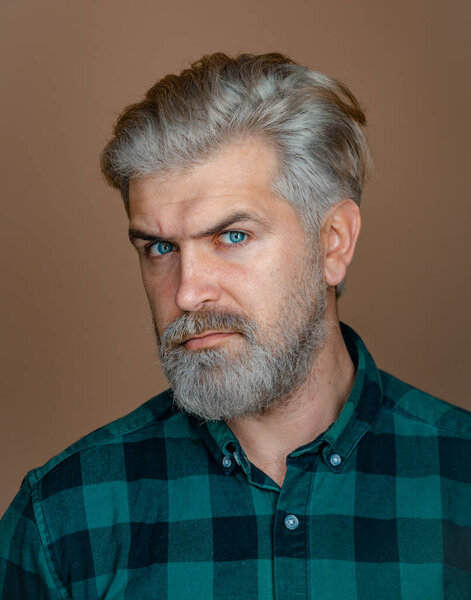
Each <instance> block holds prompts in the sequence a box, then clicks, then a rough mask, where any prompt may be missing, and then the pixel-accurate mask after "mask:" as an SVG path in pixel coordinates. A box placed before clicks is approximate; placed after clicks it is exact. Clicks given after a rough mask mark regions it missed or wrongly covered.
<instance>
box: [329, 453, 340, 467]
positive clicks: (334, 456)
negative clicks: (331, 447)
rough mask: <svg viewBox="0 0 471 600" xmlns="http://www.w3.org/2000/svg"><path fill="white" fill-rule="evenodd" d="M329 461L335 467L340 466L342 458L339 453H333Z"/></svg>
mask: <svg viewBox="0 0 471 600" xmlns="http://www.w3.org/2000/svg"><path fill="white" fill-rule="evenodd" d="M329 461H330V464H331V465H332V466H333V467H338V466H339V464H340V463H341V462H342V458H341V456H340V455H339V454H331V455H330V458H329Z"/></svg>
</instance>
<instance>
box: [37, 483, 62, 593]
mask: <svg viewBox="0 0 471 600" xmlns="http://www.w3.org/2000/svg"><path fill="white" fill-rule="evenodd" d="M28 485H29V486H30V489H31V501H32V505H33V512H34V517H35V523H36V527H37V530H38V536H39V542H40V544H41V547H42V549H43V552H44V557H45V559H46V564H47V568H48V570H49V574H50V575H51V579H52V581H53V582H54V586H55V588H56V590H57V592H58V594H59V597H60V598H62V600H71V596H70V595H69V593H68V592H67V590H66V588H65V586H64V584H63V581H62V579H61V577H60V571H59V569H58V566H57V565H56V563H55V560H54V558H53V556H52V554H51V553H50V552H49V547H50V545H51V544H52V539H51V536H50V534H49V529H48V526H47V523H46V520H45V517H44V515H43V511H42V507H41V501H40V499H39V489H38V488H39V486H38V482H35V483H34V485H32V484H31V483H30V482H29V480H28Z"/></svg>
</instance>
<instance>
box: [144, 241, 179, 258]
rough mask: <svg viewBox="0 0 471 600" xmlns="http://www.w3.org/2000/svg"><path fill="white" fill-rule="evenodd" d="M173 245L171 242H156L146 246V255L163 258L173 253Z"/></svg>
mask: <svg viewBox="0 0 471 600" xmlns="http://www.w3.org/2000/svg"><path fill="white" fill-rule="evenodd" d="M172 248H173V244H171V243H170V242H155V243H153V244H149V245H148V246H146V254H147V255H148V256H162V255H163V254H168V253H169V252H171V250H172Z"/></svg>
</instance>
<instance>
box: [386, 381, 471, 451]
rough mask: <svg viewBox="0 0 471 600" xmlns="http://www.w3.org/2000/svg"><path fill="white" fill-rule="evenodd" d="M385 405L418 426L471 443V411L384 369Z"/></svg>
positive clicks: (387, 408)
mask: <svg viewBox="0 0 471 600" xmlns="http://www.w3.org/2000/svg"><path fill="white" fill-rule="evenodd" d="M379 372H380V376H381V382H382V386H383V406H384V408H385V409H386V410H390V411H392V412H394V413H395V415H397V416H398V417H403V418H404V419H405V420H406V421H407V420H408V421H409V422H410V423H411V424H412V423H414V425H415V427H420V425H421V424H422V427H423V428H424V429H429V430H435V431H436V432H437V434H438V432H440V434H441V435H443V436H451V437H457V438H467V439H469V440H470V441H471V412H469V411H467V410H465V409H464V408H460V407H459V406H455V405H453V404H450V403H449V402H446V401H445V400H441V399H440V398H436V397H435V396H432V395H431V394H428V393H426V392H424V391H422V390H420V389H418V388H416V387H414V386H412V385H410V384H408V383H406V382H404V381H401V380H400V379H398V378H397V377H394V376H393V375H391V374H389V373H386V372H385V371H382V370H380V371H379Z"/></svg>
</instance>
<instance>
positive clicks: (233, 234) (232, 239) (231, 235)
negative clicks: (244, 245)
mask: <svg viewBox="0 0 471 600" xmlns="http://www.w3.org/2000/svg"><path fill="white" fill-rule="evenodd" d="M224 236H226V237H224ZM221 237H222V239H223V242H224V243H226V244H238V243H240V242H243V241H244V240H245V238H246V237H247V234H246V233H244V232H243V231H225V232H224V233H221Z"/></svg>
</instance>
